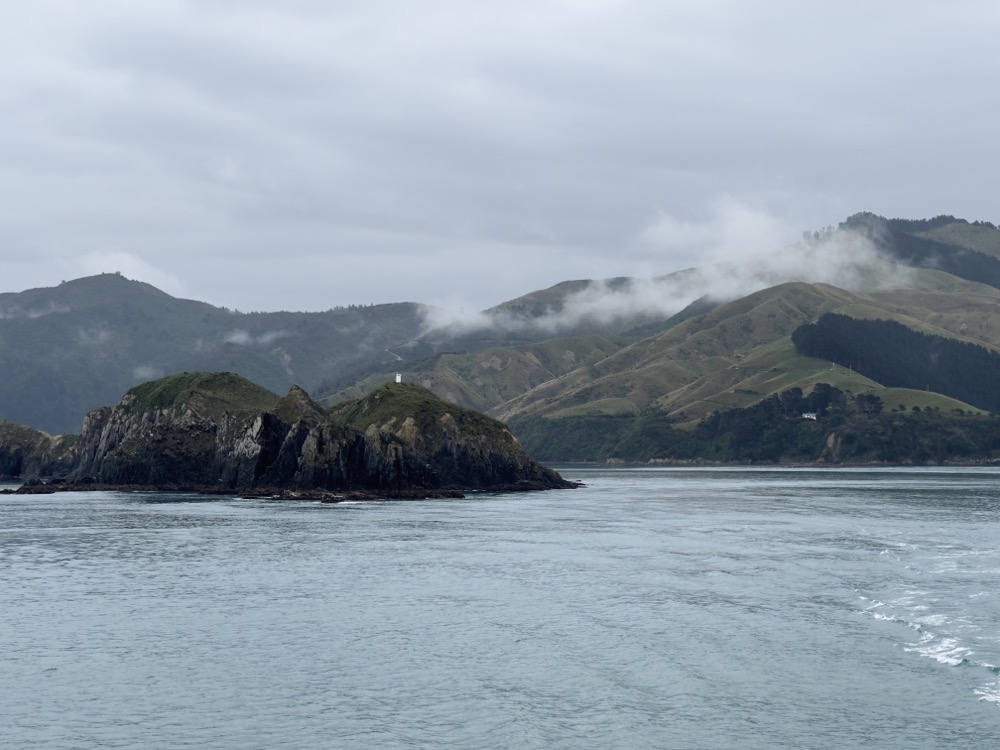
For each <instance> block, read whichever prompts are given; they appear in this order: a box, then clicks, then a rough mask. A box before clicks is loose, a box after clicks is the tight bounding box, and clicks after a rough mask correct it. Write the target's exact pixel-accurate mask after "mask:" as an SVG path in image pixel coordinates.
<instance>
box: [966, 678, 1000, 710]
mask: <svg viewBox="0 0 1000 750" xmlns="http://www.w3.org/2000/svg"><path fill="white" fill-rule="evenodd" d="M972 692H973V693H975V694H976V695H978V696H979V700H981V701H986V702H987V703H996V704H998V705H1000V680H997V681H995V682H990V683H988V684H986V685H981V686H980V687H977V688H975V689H974V690H973V691H972Z"/></svg>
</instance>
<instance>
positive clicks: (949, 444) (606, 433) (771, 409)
mask: <svg viewBox="0 0 1000 750" xmlns="http://www.w3.org/2000/svg"><path fill="white" fill-rule="evenodd" d="M960 411H961V410H956V411H954V412H943V411H939V410H936V409H924V410H920V409H919V408H914V409H912V410H904V409H897V410H893V411H886V410H884V409H883V403H882V400H881V399H880V398H879V397H878V396H877V395H875V394H871V393H863V394H851V393H847V392H844V391H841V390H839V389H837V388H834V387H832V386H830V385H829V384H827V383H819V384H817V385H816V386H815V388H814V389H813V390H812V392H811V393H809V394H808V395H804V394H803V393H802V390H801V389H799V388H792V389H789V390H787V391H784V392H782V393H780V394H775V395H773V396H770V397H768V398H766V399H764V400H762V401H760V402H758V403H757V404H754V405H753V406H750V407H748V408H745V409H730V410H727V411H721V412H716V413H715V414H712V415H711V416H709V417H708V418H706V419H704V420H702V421H701V422H699V423H698V424H697V425H695V426H694V427H693V428H691V427H685V426H681V425H678V424H677V423H676V422H674V421H672V420H671V419H670V418H668V417H667V416H666V415H664V414H662V413H660V412H657V411H653V410H650V411H648V412H646V413H645V414H643V415H641V416H640V417H638V418H632V417H626V416H621V417H615V416H584V417H566V418H557V419H546V418H530V419H525V420H521V421H519V422H517V423H516V424H513V425H512V426H513V427H514V428H515V430H516V432H517V434H518V437H519V439H520V440H521V443H522V444H523V445H524V446H525V448H526V449H527V450H528V451H529V452H530V453H531V454H532V455H535V456H537V457H538V458H539V459H541V460H544V461H607V460H613V459H620V460H623V461H631V462H657V461H661V462H718V463H781V462H784V463H815V462H820V463H832V464H837V463H871V462H885V463H902V464H922V463H940V462H947V461H979V460H991V459H993V458H995V457H996V456H997V455H998V453H1000V418H997V417H996V416H987V415H980V414H971V413H964V412H962V413H960ZM806 414H808V415H814V416H815V419H813V418H811V417H806V416H804V415H806Z"/></svg>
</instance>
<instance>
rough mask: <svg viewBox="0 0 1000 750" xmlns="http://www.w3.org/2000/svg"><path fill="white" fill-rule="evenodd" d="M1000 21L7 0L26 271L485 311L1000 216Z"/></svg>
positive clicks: (16, 277)
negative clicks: (896, 220) (707, 259)
mask: <svg viewBox="0 0 1000 750" xmlns="http://www.w3.org/2000/svg"><path fill="white" fill-rule="evenodd" d="M998 44H1000V4H998V3H996V2H995V1H994V0H986V1H984V2H962V1H961V0H958V1H957V2H950V3H943V2H940V1H938V0H935V1H933V2H925V1H923V0H917V1H913V0H911V1H909V2H877V1H872V0H866V1H865V2H850V1H849V2H844V1H841V2H836V3H834V2H823V3H820V2H804V1H803V0H760V1H759V2H755V3H750V2H744V1H742V0H720V1H713V0H693V1H692V2H675V1H672V0H649V1H648V2H646V1H640V0H637V1H635V2H629V1H628V0H620V1H616V0H529V1H525V2H522V1H521V0H504V1H503V2H494V1H493V0H477V1H476V2H468V1H464V2H459V1H458V0H366V2H341V1H340V0H281V2H278V1H277V0H275V1H273V2H267V1H265V0H258V1H255V0H190V1H185V0H142V1H141V2H137V1H136V0H87V2H79V0H32V1H31V2H23V3H14V2H8V3H4V4H3V7H2V10H0V128H2V130H0V134H2V138H0V200H2V211H0V280H2V282H0V291H20V290H23V289H26V288H31V287H37V286H54V285H56V284H58V283H59V282H60V281H61V280H64V279H66V280H68V279H71V278H77V277H80V276H85V275H90V274H93V273H98V272H102V271H121V272H122V273H123V274H124V275H126V276H128V277H129V278H134V279H140V280H143V281H148V282H150V283H152V284H154V285H156V286H158V287H159V288H161V289H163V290H164V291H166V292H169V293H170V294H173V295H175V296H180V297H187V298H192V299H199V300H204V301H207V302H211V303H212V304H216V305H221V306H226V307H230V308H235V309H240V310H243V311H250V310H277V309H291V310H324V309H327V308H330V307H333V306H335V305H344V304H351V303H360V304H367V303H375V302H394V301H418V302H427V303H432V304H440V305H444V306H450V307H472V308H476V309H479V308H484V307H487V306H489V305H493V304H495V303H498V302H500V301H503V300H506V299H509V298H512V297H516V296H519V295H520V294H523V293H526V292H528V291H532V290H534V289H540V288H543V287H546V286H550V285H551V284H554V283H556V282H558V281H562V280H566V279H577V278H594V277H611V276H619V275H653V274H662V273H667V272H670V271H674V270H678V269H681V268H685V267H688V266H692V265H697V264H698V262H699V258H700V257H701V256H702V254H704V253H706V252H711V245H712V243H713V242H715V238H717V237H721V238H724V240H725V241H726V242H728V243H729V244H730V245H732V240H733V233H734V231H735V232H739V231H742V229H743V228H746V229H747V231H752V230H753V228H754V227H755V226H764V227H766V229H767V231H768V232H772V233H774V234H775V236H782V235H783V233H784V234H787V236H788V237H789V238H794V237H795V236H797V235H799V234H801V232H802V231H803V230H807V229H816V228H820V227H823V226H825V225H828V224H837V223H838V222H839V221H841V220H842V219H844V218H846V217H847V216H848V215H850V214H852V213H855V212H857V211H861V210H868V211H874V212H876V213H880V214H883V215H886V216H890V217H891V216H901V217H907V218H927V217H931V216H934V215H937V214H942V213H948V214H954V215H956V216H960V217H963V218H968V219H970V220H973V219H984V220H988V221H992V222H994V223H998V222H1000V204H998V202H997V184H996V183H997V175H998V174H1000V163H998V162H1000V159H998V153H1000V149H998V139H1000V135H998V134H1000V116H998V114H1000V98H998V96H997V91H998V89H1000V85H998V84H1000V54H998V53H997V48H998V47H997V45H998ZM776 227H779V228H780V229H779V230H778V231H776V230H775V228H776Z"/></svg>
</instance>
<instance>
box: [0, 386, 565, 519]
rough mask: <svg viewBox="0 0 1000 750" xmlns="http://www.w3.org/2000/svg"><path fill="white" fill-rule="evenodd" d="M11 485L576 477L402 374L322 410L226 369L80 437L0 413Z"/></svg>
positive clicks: (365, 490) (149, 398)
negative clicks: (402, 380)
mask: <svg viewBox="0 0 1000 750" xmlns="http://www.w3.org/2000/svg"><path fill="white" fill-rule="evenodd" d="M0 475H4V476H10V477H17V478H20V479H21V480H22V481H23V482H24V485H23V486H22V487H21V488H19V489H18V490H15V491H16V492H20V493H25V494H27V493H43V492H56V491H61V490H62V491H65V490H88V489H91V490H95V489H112V490H159V491H189V492H190V491H196V492H202V493H209V494H239V495H243V496H248V497H282V498H296V499H318V500H322V501H327V502H337V501H338V500H343V499H353V498H368V497H371V498H375V497H379V498H398V499H416V498H427V497H461V496H462V495H463V494H464V493H466V492H470V491H529V490H545V489H562V488H571V487H575V486H577V485H576V484H575V483H573V482H568V481H566V480H564V479H563V478H562V477H561V476H560V475H559V474H558V473H557V472H555V471H553V470H551V469H549V468H547V467H545V466H542V465H541V464H539V463H538V462H536V461H534V460H532V459H531V458H530V457H529V456H528V454H527V453H526V452H525V451H524V449H523V448H522V447H521V445H520V443H518V441H517V439H516V438H515V437H514V436H513V434H511V432H510V430H508V429H507V427H506V426H505V425H504V424H503V423H501V422H498V421H496V420H494V419H492V418H490V417H487V416H486V415H484V414H481V413H479V412H476V411H473V410H470V409H466V408H464V407H460V406H457V405H455V404H451V403H448V402H445V401H443V400H441V399H439V398H438V397H437V396H435V395H434V394H432V393H431V392H430V391H428V390H427V389H425V388H422V387H420V386H417V385H413V384H409V383H387V384H385V385H383V386H381V387H379V388H377V389H375V390H374V391H372V392H371V393H369V394H368V395H366V396H364V397H363V398H360V399H357V400H354V401H349V402H345V403H342V404H338V405H336V406H334V407H333V408H331V409H325V408H323V407H322V406H321V405H319V404H318V403H316V402H315V401H314V400H313V399H312V398H310V397H309V395H308V394H307V393H306V392H305V391H304V390H303V389H301V388H300V387H298V386H293V387H292V388H291V389H290V390H289V391H288V393H287V394H286V395H285V396H283V397H281V396H278V395H277V394H274V393H272V392H270V391H268V390H267V389H265V388H262V387H260V386H258V385H256V384H254V383H252V382H251V381H249V380H247V379H246V378H244V377H242V376H240V375H236V374H234V373H229V372H223V373H179V374H176V375H171V376H168V377H165V378H161V379H159V380H155V381H151V382H148V383H144V384H142V385H138V386H136V387H134V388H132V389H130V390H129V391H128V392H127V393H126V394H125V396H124V397H123V398H122V399H121V401H120V402H119V403H118V404H117V405H115V406H107V407H102V408H100V409H96V410H94V411H92V412H90V413H89V414H88V415H87V416H86V418H85V419H84V422H83V428H82V430H81V433H80V434H79V435H62V436H55V437H53V436H49V435H47V434H45V433H43V432H40V431H38V430H34V429H32V428H30V427H25V426H23V425H16V424H13V423H10V422H5V423H0Z"/></svg>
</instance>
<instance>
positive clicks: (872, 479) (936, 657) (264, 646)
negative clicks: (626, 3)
mask: <svg viewBox="0 0 1000 750" xmlns="http://www.w3.org/2000/svg"><path fill="white" fill-rule="evenodd" d="M560 468H561V470H562V471H563V473H564V475H566V476H568V477H569V478H573V479H580V480H582V481H584V482H586V486H585V487H583V488H580V489H577V490H569V491H553V492H544V493H531V494H508V495H503V494H501V495H493V494H482V495H472V496H470V497H469V498H467V499H465V500H434V501H423V502H363V503H353V504H347V503H345V504H342V505H320V504H315V503H305V502H303V503H295V502H278V501H267V500H252V501H251V500H240V499H237V498H223V499H219V498H211V499H209V498H205V497H200V496H196V495H162V494H117V493H79V494H77V493H65V494H56V495H47V496H3V497H0V746H2V747H5V748H7V747H9V748H23V749H28V748H46V749H47V750H56V749H60V748H66V749H67V750H68V749H70V748H72V749H74V750H83V749H89V748H163V749H168V750H169V749H172V748H208V747H211V748H224V749H225V748H233V749H235V748H241V749H245V748H302V749H303V750H305V749H306V748H309V749H313V748H442V747H444V748H449V747H450V748H517V749H518V750H525V749H526V748H566V749H569V748H591V747H593V748H629V749H630V750H631V749H635V748H728V747H739V748H824V749H826V748H854V747H857V748H861V747H864V748H873V747H874V748H907V749H911V748H995V747H998V746H1000V674H998V672H1000V669H998V666H997V665H1000V593H998V590H997V581H998V576H1000V470H996V469H958V468H956V469H831V470H812V469H725V470H722V469H662V468H636V469H625V468H622V469H608V468H588V467H560Z"/></svg>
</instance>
